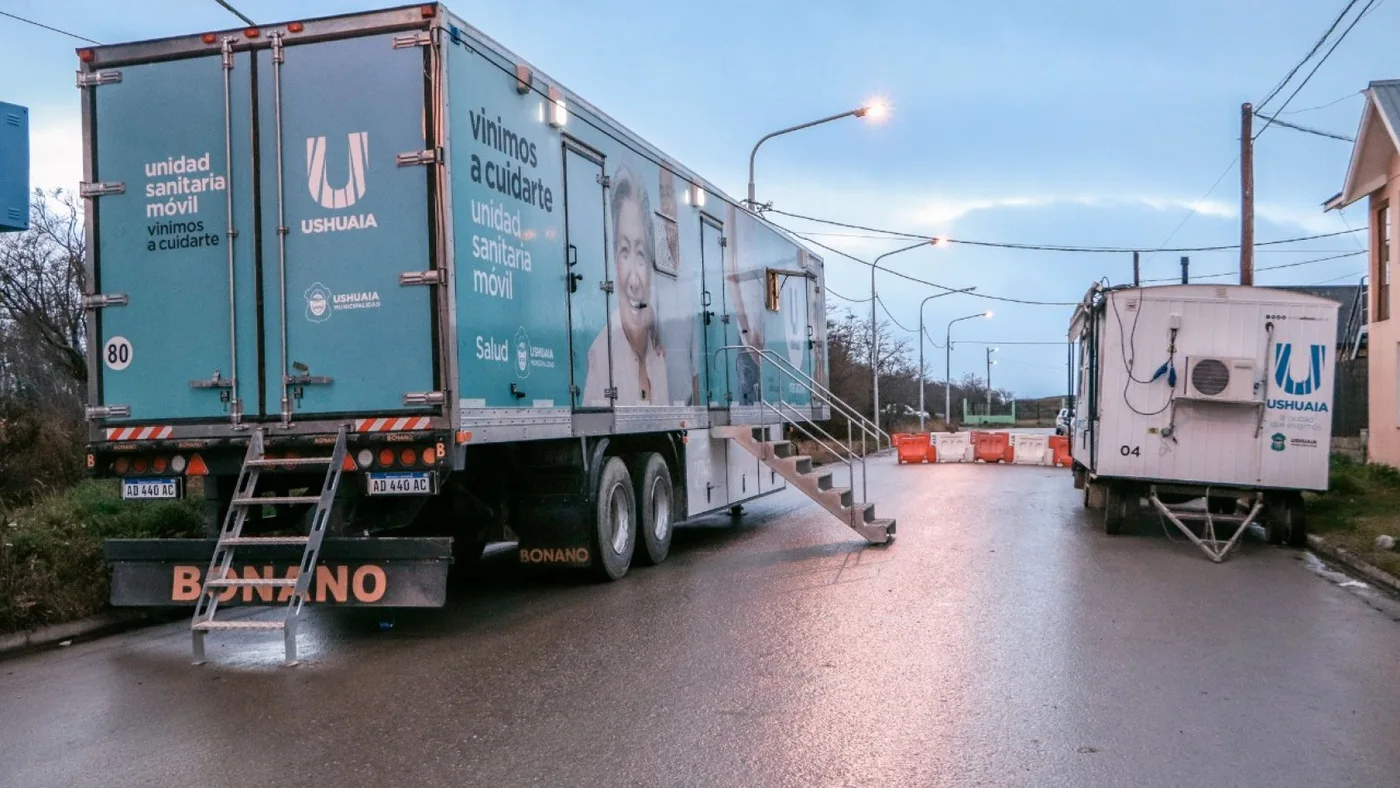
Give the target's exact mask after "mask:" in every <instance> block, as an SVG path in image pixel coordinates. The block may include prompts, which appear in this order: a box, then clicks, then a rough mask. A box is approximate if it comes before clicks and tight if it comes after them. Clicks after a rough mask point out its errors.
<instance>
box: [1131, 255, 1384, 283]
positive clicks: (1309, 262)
mask: <svg viewBox="0 0 1400 788" xmlns="http://www.w3.org/2000/svg"><path fill="white" fill-rule="evenodd" d="M1357 255H1365V252H1345V253H1341V255H1331V256H1329V258H1317V259H1313V260H1298V262H1296V263H1282V265H1278V266H1264V267H1260V269H1254V270H1256V272H1275V270H1278V269H1295V267H1298V266H1310V265H1313V263H1326V262H1330V260H1340V259H1343V258H1355V256H1357ZM1222 276H1239V272H1238V270H1233V272H1219V273H1203V274H1193V276H1191V281H1196V280H1198V279H1219V277H1222ZM1158 281H1180V279H1177V277H1169V279H1144V280H1142V284H1152V283H1158Z"/></svg>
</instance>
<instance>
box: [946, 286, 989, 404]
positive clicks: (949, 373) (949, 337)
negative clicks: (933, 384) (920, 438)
mask: <svg viewBox="0 0 1400 788" xmlns="http://www.w3.org/2000/svg"><path fill="white" fill-rule="evenodd" d="M991 316H992V313H991V312H978V313H977V314H975V315H967V316H966V317H960V318H958V319H957V320H951V321H949V322H948V333H947V334H945V335H944V336H943V423H944V424H952V423H953V324H954V323H961V322H962V321H964V320H973V319H976V318H979V317H987V318H990V317H991Z"/></svg>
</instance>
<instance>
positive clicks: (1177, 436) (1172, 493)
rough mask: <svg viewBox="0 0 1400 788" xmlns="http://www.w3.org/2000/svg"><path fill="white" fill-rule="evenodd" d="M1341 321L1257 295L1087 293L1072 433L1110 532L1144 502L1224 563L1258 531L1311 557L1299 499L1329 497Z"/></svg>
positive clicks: (1311, 304) (1322, 306)
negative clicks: (1312, 494)
mask: <svg viewBox="0 0 1400 788" xmlns="http://www.w3.org/2000/svg"><path fill="white" fill-rule="evenodd" d="M1337 309H1338V304H1337V303H1336V302H1334V301H1329V300H1327V299H1323V298H1318V297H1316V296H1310V295H1305V294H1302V293H1296V292H1292V291H1287V290H1280V289H1274V288H1262V287H1240V286H1234V285H1228V286H1221V285H1169V286H1162V287H1147V288H1104V287H1101V286H1097V285H1096V286H1095V287H1094V288H1093V289H1091V290H1090V291H1089V293H1088V294H1087V295H1086V296H1085V298H1084V301H1083V303H1082V304H1080V306H1079V308H1078V309H1076V311H1075V314H1074V318H1073V319H1072V321H1071V323H1070V332H1069V335H1070V341H1072V342H1077V343H1078V345H1079V349H1080V354H1079V359H1080V364H1079V382H1078V395H1077V396H1076V398H1075V413H1074V418H1073V421H1072V424H1071V429H1072V430H1073V439H1072V445H1073V455H1074V472H1075V484H1076V486H1080V487H1083V488H1084V503H1085V505H1086V506H1088V507H1089V508H1093V509H1103V512H1104V527H1105V529H1106V530H1107V531H1108V532H1109V533H1118V532H1119V531H1120V530H1121V529H1122V528H1123V527H1124V526H1125V525H1126V524H1128V523H1129V522H1130V521H1131V520H1132V519H1133V518H1134V517H1136V515H1137V513H1138V510H1139V507H1140V504H1141V502H1142V500H1143V499H1144V498H1146V499H1147V501H1148V503H1149V504H1150V505H1151V506H1152V507H1153V508H1154V509H1155V510H1156V512H1157V513H1159V514H1161V515H1162V516H1164V517H1166V518H1167V519H1168V520H1170V521H1171V522H1172V523H1173V524H1175V525H1176V526H1177V527H1178V528H1179V529H1180V530H1181V531H1182V532H1183V533H1184V534H1185V535H1186V536H1187V537H1188V538H1189V539H1191V541H1192V542H1194V543H1195V544H1196V545H1197V546H1199V547H1201V549H1203V550H1204V551H1205V552H1206V554H1207V555H1208V556H1210V557H1211V559H1213V560H1215V561H1217V562H1219V561H1221V560H1223V559H1224V558H1225V557H1226V556H1227V555H1228V554H1229V552H1230V551H1231V550H1232V549H1233V548H1234V547H1235V545H1236V544H1238V542H1239V539H1240V536H1241V535H1242V534H1243V533H1244V531H1245V529H1246V527H1247V526H1248V525H1250V524H1251V523H1254V522H1261V523H1263V524H1264V525H1265V527H1266V529H1267V531H1268V537H1269V541H1270V542H1273V543H1275V544H1278V543H1283V542H1288V543H1289V544H1292V545H1295V546H1302V545H1305V544H1306V528H1305V524H1304V521H1303V506H1302V504H1303V499H1302V491H1304V490H1314V491H1322V490H1326V489H1327V471H1328V458H1329V455H1330V452H1331V437H1332V414H1331V407H1332V390H1333V382H1334V376H1335V365H1336V360H1335V358H1334V354H1333V351H1334V350H1335V348H1336V345H1337ZM1200 499H1204V500H1205V502H1206V506H1205V507H1204V508H1201V507H1199V506H1191V505H1184V504H1189V502H1191V501H1195V500H1200ZM1217 524H1221V525H1223V526H1225V527H1224V528H1221V529H1219V530H1218V531H1217V528H1216V526H1217Z"/></svg>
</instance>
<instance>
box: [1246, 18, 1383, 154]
mask: <svg viewBox="0 0 1400 788" xmlns="http://www.w3.org/2000/svg"><path fill="white" fill-rule="evenodd" d="M1355 4H1356V0H1352V2H1350V3H1348V4H1347V7H1346V8H1344V9H1342V16H1345V15H1346V12H1347V11H1349V10H1351V7H1352V6H1353V5H1355ZM1375 4H1376V0H1367V2H1366V5H1365V6H1364V7H1362V9H1361V13H1359V14H1357V15H1356V18H1354V19H1352V20H1351V24H1349V25H1347V26H1346V29H1345V30H1343V31H1342V32H1341V35H1338V36H1337V40H1336V41H1334V42H1332V46H1331V47H1329V48H1328V49H1327V51H1326V52H1324V53H1323V55H1322V57H1320V58H1318V60H1317V63H1316V64H1315V65H1313V67H1312V70H1311V71H1309V72H1308V75H1307V76H1306V77H1303V81H1302V82H1299V83H1298V87H1296V88H1294V89H1293V92H1292V93H1289V94H1288V98H1287V99H1284V102H1283V104H1282V105H1280V106H1279V108H1278V110H1277V111H1276V112H1274V114H1275V115H1278V114H1279V113H1282V112H1283V111H1284V110H1286V109H1288V105H1289V104H1291V103H1292V102H1293V99H1294V98H1296V97H1297V95H1298V93H1299V91H1301V90H1302V89H1303V88H1304V87H1306V86H1307V84H1308V82H1309V81H1310V80H1311V79H1312V78H1313V75H1314V74H1316V73H1317V70H1318V69H1320V68H1322V64H1323V63H1326V62H1327V58H1329V57H1331V56H1332V53H1333V52H1335V51H1337V47H1339V46H1341V45H1342V42H1343V41H1345V40H1346V38H1347V34H1348V33H1350V32H1351V31H1352V29H1353V28H1355V27H1356V23H1357V22H1360V21H1361V19H1362V18H1363V17H1365V16H1366V13H1367V12H1368V11H1370V10H1371V7H1372V6H1374V5H1375ZM1339 19H1340V17H1339ZM1271 125H1273V121H1265V123H1264V128H1262V129H1260V130H1259V131H1258V132H1257V133H1256V134H1255V135H1254V139H1256V140H1257V139H1259V137H1260V135H1262V134H1263V133H1264V132H1266V131H1268V130H1269V126H1271Z"/></svg>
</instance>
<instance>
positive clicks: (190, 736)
mask: <svg viewBox="0 0 1400 788" xmlns="http://www.w3.org/2000/svg"><path fill="white" fill-rule="evenodd" d="M871 489H872V493H873V495H872V497H873V498H875V499H876V500H877V501H878V502H879V511H880V514H881V515H882V516H889V515H894V516H897V517H898V518H899V539H898V541H897V542H896V543H895V544H894V545H893V546H891V547H889V548H885V549H881V548H866V547H864V546H863V545H862V544H861V543H859V542H857V541H855V540H853V539H852V538H850V537H849V536H848V533H849V532H847V531H846V530H844V529H843V528H842V526H841V525H840V524H838V523H837V522H835V521H834V520H833V519H832V518H830V517H829V516H827V515H826V514H825V513H824V512H822V511H821V510H820V509H818V508H817V507H816V506H815V505H810V504H807V503H806V502H805V500H804V499H802V498H800V496H798V495H797V494H795V493H783V494H781V495H778V496H774V497H772V498H769V499H767V500H765V501H764V502H762V503H759V504H756V505H753V506H752V507H751V511H750V514H749V515H748V516H746V517H745V518H744V519H743V520H742V522H741V523H740V524H738V525H734V524H731V523H730V522H729V520H728V519H727V518H721V519H713V520H709V521H706V522H704V523H702V524H700V525H697V526H692V527H686V528H683V529H681V530H679V531H678V532H677V534H676V544H675V548H674V551H673V554H672V558H671V560H670V561H668V562H667V563H666V564H665V565H663V566H661V567H659V568H655V569H645V570H635V571H634V572H633V573H631V574H629V576H628V577H627V578H626V579H625V580H624V581H622V582H619V583H613V584H608V585H573V584H568V583H563V582H558V581H549V580H540V579H532V578H530V577H528V576H522V575H520V574H519V573H518V572H516V571H515V570H514V569H513V567H512V566H511V563H510V561H509V560H508V555H498V556H495V557H488V560H487V562H486V564H485V570H486V571H485V573H484V577H483V579H482V580H480V581H479V582H478V583H476V584H474V585H473V586H472V587H470V588H468V589H466V590H465V591H464V592H462V593H460V594H457V595H456V596H454V597H453V598H452V599H451V600H450V602H449V605H448V607H447V608H446V609H445V610H441V611H433V612H432V613H431V614H422V615H413V616H402V615H401V616H399V617H398V619H397V621H396V625H395V626H394V628H393V629H391V630H389V631H387V632H382V631H380V629H379V628H378V627H377V626H376V621H375V620H374V619H373V618H368V619H367V618H364V617H358V616H348V615H344V614H336V615H331V614H328V613H325V612H322V613H318V614H315V615H313V618H312V622H311V625H310V626H309V627H308V628H307V631H306V633H305V634H304V635H303V653H304V655H305V656H306V657H307V658H308V663H307V664H305V665H303V666H301V667H298V668H290V669H289V668H282V667H279V666H278V660H279V658H280V639H278V638H277V637H276V636H269V637H267V638H266V639H259V638H255V637H243V638H232V637H228V636H224V637H218V636H211V638H210V659H211V664H209V665H206V666H204V667H198V668H196V667H191V666H190V665H189V664H188V661H189V636H188V632H187V630H186V626H187V625H185V624H183V623H177V624H171V625H167V626H161V627H156V628H150V629H145V630H140V631H136V632H131V633H127V634H125V635H121V636H116V637H111V638H106V639H102V640H97V641H93V642H90V643H79V644H77V645H74V646H71V647H69V648H65V649H58V650H53V651H49V652H45V653H41V654H36V655H32V656H28V657H23V658H18V659H11V660H7V661H4V662H0V785H3V786H24V787H28V786H50V785H52V786H65V787H67V786H88V785H93V786H128V785H130V786H165V785H170V786H177V785H178V786H191V785H210V786H221V785H288V784H294V783H295V784H299V785H307V786H312V785H357V786H359V785H363V786H369V785H411V786H431V785H453V786H464V785H472V786H476V785H479V786H511V785H545V786H671V785H675V786H710V785H715V786H770V785H772V786H803V787H804V788H805V787H806V786H827V785H852V786H857V785H858V786H865V785H875V786H923V785H948V786H968V785H986V786H1023V785H1024V786H1251V785H1258V786H1343V785H1355V786H1368V787H1369V786H1397V785H1400V747H1397V743H1400V681H1397V680H1396V679H1397V670H1400V623H1397V620H1400V607H1397V606H1396V605H1394V604H1393V603H1391V602H1388V601H1387V600H1385V599H1384V598H1380V597H1378V596H1376V595H1375V594H1372V593H1368V592H1365V591H1364V590H1359V589H1357V588H1356V587H1355V586H1354V585H1353V586H1352V587H1348V586H1347V585H1346V584H1345V583H1344V582H1342V581H1345V578H1344V577H1339V576H1329V575H1328V573H1326V572H1319V571H1314V569H1313V568H1310V563H1309V562H1308V561H1305V560H1303V559H1304V555H1303V554H1301V553H1299V552H1297V551H1293V550H1287V549H1282V548H1273V547H1269V546H1267V545H1265V544H1263V543H1262V541H1259V540H1257V539H1256V540H1250V541H1248V542H1247V543H1246V544H1245V545H1244V546H1243V549H1242V551H1241V552H1240V553H1238V554H1236V555H1235V556H1234V557H1232V558H1231V559H1230V560H1229V561H1228V562H1227V563H1225V564H1223V565H1218V566H1217V565H1214V564H1211V563H1210V562H1209V561H1207V560H1206V559H1205V557H1204V556H1203V555H1202V554H1201V553H1200V552H1199V551H1197V550H1196V549H1195V548H1194V547H1192V546H1191V545H1189V544H1187V543H1185V542H1183V541H1181V540H1180V537H1178V540H1177V541H1175V542H1174V541H1169V540H1168V539H1167V538H1166V537H1165V536H1164V535H1163V531H1162V529H1161V528H1160V526H1159V525H1158V524H1157V523H1156V522H1155V521H1152V522H1148V523H1146V524H1145V525H1143V526H1140V528H1139V531H1138V533H1137V534H1136V535H1125V536H1119V537H1108V536H1106V535H1104V534H1103V532H1102V531H1101V530H1100V529H1099V527H1098V524H1097V521H1096V520H1094V519H1092V518H1090V517H1089V516H1088V515H1087V514H1086V513H1084V512H1083V511H1082V510H1081V508H1080V497H1079V493H1078V492H1077V491H1076V490H1074V489H1073V488H1072V486H1071V484H1070V479H1069V474H1068V473H1067V472H1065V471H1061V470H1052V469H1044V468H1028V467H988V466H969V465H961V466H956V465H955V466H937V467H931V466H894V465H893V462H892V460H889V459H888V458H886V459H884V460H883V461H880V462H878V463H877V467H876V471H875V473H874V474H873V475H872V479H871Z"/></svg>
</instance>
